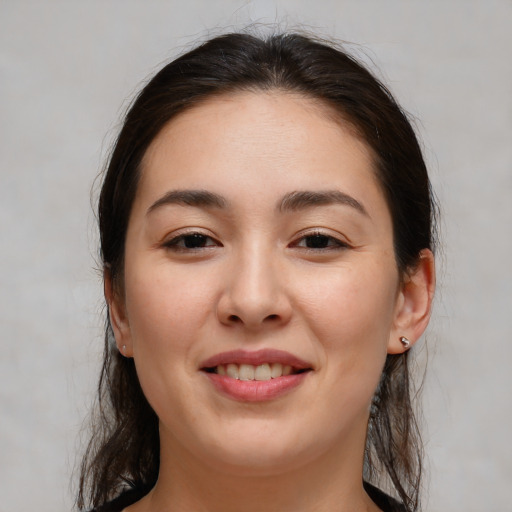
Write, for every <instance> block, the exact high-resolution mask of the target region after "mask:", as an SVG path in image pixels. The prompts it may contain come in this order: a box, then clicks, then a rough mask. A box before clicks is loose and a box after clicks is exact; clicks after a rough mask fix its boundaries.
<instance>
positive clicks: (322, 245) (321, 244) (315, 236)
mask: <svg viewBox="0 0 512 512" xmlns="http://www.w3.org/2000/svg"><path fill="white" fill-rule="evenodd" d="M292 245H293V247H300V248H304V249H309V250H312V251H321V250H336V249H347V248H348V247H349V245H348V243H346V242H343V241H341V240H339V239H338V238H335V237H334V236H331V235H328V234H326V233H321V232H316V233H308V234H307V235H304V236H302V237H300V238H299V239H298V240H297V241H296V242H294V243H293V244H292Z"/></svg>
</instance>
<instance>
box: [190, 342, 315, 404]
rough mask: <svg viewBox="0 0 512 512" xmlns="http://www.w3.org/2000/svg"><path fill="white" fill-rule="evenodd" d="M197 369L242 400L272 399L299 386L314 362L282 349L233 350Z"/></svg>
mask: <svg viewBox="0 0 512 512" xmlns="http://www.w3.org/2000/svg"><path fill="white" fill-rule="evenodd" d="M200 371H201V372H202V373H204V374H205V375H206V376H208V377H209V379H210V381H211V382H212V384H213V385H214V386H215V387H216V388H217V389H218V390H219V391H221V392H222V393H223V394H224V395H227V396H229V397H230V398H234V399H236V400H241V401H249V402H258V401H266V400H272V399H274V398H277V397H279V396H282V395H284V394H287V393H288V392H290V391H291V390H292V389H294V388H296V387H297V386H299V385H300V384H301V383H302V382H303V381H304V378H305V377H306V375H307V374H308V373H310V372H312V371H314V368H313V365H312V364H310V363H308V362H306V361H303V360H302V359H300V358H298V357H296V356H294V355H293V354H290V353H288V352H285V351H281V350H274V349H263V350H258V351H251V352H249V351H245V350H235V351H231V352H224V353H221V354H217V355H215V356H213V357H211V358H209V359H207V360H206V361H204V362H203V363H202V364H201V367H200Z"/></svg>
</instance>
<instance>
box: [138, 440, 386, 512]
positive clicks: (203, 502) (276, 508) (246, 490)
mask: <svg viewBox="0 0 512 512" xmlns="http://www.w3.org/2000/svg"><path fill="white" fill-rule="evenodd" d="M161 434H162V433H161ZM358 437H359V439H353V440H351V441H352V442H345V443H343V445H344V446H343V447H339V448H338V449H332V450H329V451H328V453H325V454H322V455H321V456H320V457H317V458H316V459H315V460H313V461H308V463H307V464H300V462H299V463H297V462H296V463H290V464H289V465H288V466H286V467H280V468H279V469H275V468H274V469H268V468H267V469H262V470H251V471H250V472H248V471H246V470H244V469H243V468H241V467H229V466H225V465H222V464H215V465H213V464H208V463H205V461H204V460H199V459H197V458H196V457H195V456H194V455H193V454H191V453H190V452H187V451H186V450H184V449H183V448H182V447H179V448H178V447H177V446H176V444H175V443H173V442H172V441H170V440H168V439H167V438H166V436H165V435H161V461H160V473H159V478H158V482H157V484H156V485H155V487H154V489H153V490H152V491H151V492H150V493H149V495H148V496H147V497H146V498H144V499H143V500H142V501H141V502H140V503H139V505H138V506H137V507H134V508H133V512H139V511H140V512H142V511H143V512H154V511H159V512H163V511H165V512H171V511H172V512H183V511H187V512H220V511H222V512H239V511H240V510H244V512H261V511H262V510H264V511H265V512H314V511H336V512H362V511H372V512H374V511H378V508H377V507H376V506H375V504H374V503H373V502H372V501H371V499H370V498H369V497H368V495H367V494H366V493H365V492H364V489H363V486H362V471H363V462H362V461H363V452H364V443H365V439H364V437H363V438H361V436H358ZM131 510H132V509H131V508H130V512H131Z"/></svg>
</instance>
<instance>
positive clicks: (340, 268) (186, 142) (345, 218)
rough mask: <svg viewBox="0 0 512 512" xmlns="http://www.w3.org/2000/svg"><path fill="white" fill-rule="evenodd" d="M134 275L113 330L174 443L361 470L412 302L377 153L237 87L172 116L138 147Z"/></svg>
mask: <svg viewBox="0 0 512 512" xmlns="http://www.w3.org/2000/svg"><path fill="white" fill-rule="evenodd" d="M124 272H125V275H124V287H123V295H122V296H118V297H116V298H115V299H114V300H113V303H111V315H112V321H113V324H114V330H115V333H116V340H117V342H118V344H119V346H122V345H126V355H128V356H129V357H131V356H133V357H134V359H135V364H136V368H137V372H138V376H139V379H140V382H141V385H142V388H143V390H144V393H145V395H146V397H147V399H148V400H149V402H150V403H151V405H152V407H153V408H154V410H155V412H156V413H157V415H158V417H159V420H160V435H161V443H162V446H163V447H164V448H165V450H167V452H169V453H173V454H175V455H179V456H181V457H187V456H188V457H193V458H196V459H200V460H202V461H203V462H204V463H207V464H211V465H212V466H215V467H216V468H217V469H219V468H225V469H226V470H233V469H236V470H237V471H246V472H251V471H253V472H254V471H256V472H257V471H263V472H267V473H269V472H272V471H274V472H278V471H281V470H284V469H286V468H291V467H298V466H300V465H301V464H305V463H308V462H313V461H316V460H320V459H322V457H328V456H330V455H331V454H336V456H339V455H340V454H344V455H345V456H347V455H349V454H352V455H350V456H352V457H354V458H355V459H357V461H358V462H357V463H358V464H359V459H360V458H361V455H362V449H363V446H364V439H365V435H366V424H367V420H368V411H369V405H370V403H371V399H372V395H373V393H374V391H375V388H376V386H377V384H378V381H379V378H380V375H381V371H382V367H383V365H384V362H385V358H386V354H387V352H388V351H393V347H395V348H396V344H397V343H399V342H398V341H397V340H398V338H399V336H400V335H401V334H402V333H401V332H399V331H398V330H397V322H398V319H399V318H400V315H401V314H402V313H401V311H402V309H403V304H404V298H403V292H402V289H401V285H400V284H399V283H400V279H399V275H398V271H397V266H396V262H395V257H394V252H393V236H392V224H391V218H390V213H389V210H388V208H387V205H386V202H385V199H384V196H383V194H382V192H381V190H380V188H379V185H378V182H377V180H376V177H375V174H374V170H373V163H372V158H371V155H370V152H369V150H368V149H367V148H366V146H365V144H364V143H362V142H361V141H360V140H359V139H357V138H356V137H355V136H354V135H353V134H352V133H351V132H350V130H348V129H347V128H346V127H344V126H343V125H342V124H340V122H337V121H335V120H334V116H332V115H331V114H330V113H329V112H328V111H327V110H326V108H325V107H323V106H321V105H319V104H317V103H315V102H313V101H312V100H309V99H305V98H303V97H299V96H297V95H292V94H286V93H279V92H274V93H239V94H237V95H231V96H227V97H222V98H216V99H212V100H210V101H208V102H205V103H203V104H201V105H200V106H197V107H195V108H193V109H192V110H189V111H187V112H186V113H184V114H181V115H180V116H178V117H177V118H175V119H174V120H172V121H171V122H170V123H169V124H168V125H167V126H166V127H165V128H164V130H163V131H162V132H161V133H160V134H159V135H158V137H157V138H156V139H155V140H154V141H153V143H152V145H151V146H150V148H149V149H148V152H147V154H146V155H145V159H144V162H143V168H142V177H141V181H140V184H139V188H138V191H137V195H136V199H135V202H134V205H133V209H132V213H131V217H130V221H129V227H128V232H127V239H126V253H125V267H124ZM354 447H357V449H355V448H354Z"/></svg>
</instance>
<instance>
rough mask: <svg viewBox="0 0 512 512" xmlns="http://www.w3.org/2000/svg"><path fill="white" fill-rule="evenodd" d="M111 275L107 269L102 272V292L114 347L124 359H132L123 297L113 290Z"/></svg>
mask: <svg viewBox="0 0 512 512" xmlns="http://www.w3.org/2000/svg"><path fill="white" fill-rule="evenodd" d="M115 288H116V287H115V286H114V283H113V282H112V275H111V273H110V271H109V270H108V269H105V271H104V272H103V291H104V294H105V300H106V301H107V304H108V314H109V318H110V325H111V326H112V330H113V331H114V336H115V338H116V345H117V348H118V349H119V352H121V354H122V355H123V356H125V357H133V345H132V339H131V331H130V324H129V322H128V317H127V316H126V308H125V303H124V297H122V296H121V294H120V293H119V291H118V290H116V289H115Z"/></svg>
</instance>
